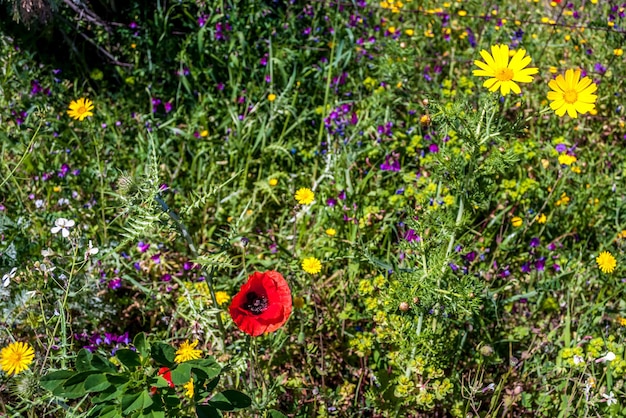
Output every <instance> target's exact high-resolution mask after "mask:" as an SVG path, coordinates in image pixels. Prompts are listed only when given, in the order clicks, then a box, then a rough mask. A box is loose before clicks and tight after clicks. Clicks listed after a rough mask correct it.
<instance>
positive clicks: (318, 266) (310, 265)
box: [302, 257, 322, 274]
mask: <svg viewBox="0 0 626 418" xmlns="http://www.w3.org/2000/svg"><path fill="white" fill-rule="evenodd" d="M302 270H304V271H306V272H307V273H309V274H317V273H319V272H320V271H322V263H321V262H320V260H318V259H317V258H315V257H308V258H305V259H304V260H302Z"/></svg>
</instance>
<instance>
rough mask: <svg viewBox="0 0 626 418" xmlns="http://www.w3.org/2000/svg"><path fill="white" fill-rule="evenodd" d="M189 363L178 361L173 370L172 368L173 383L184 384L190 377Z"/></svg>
mask: <svg viewBox="0 0 626 418" xmlns="http://www.w3.org/2000/svg"><path fill="white" fill-rule="evenodd" d="M191 368H192V367H191V364H188V362H185V363H180V364H179V365H178V366H176V368H175V369H174V370H172V382H174V384H175V385H184V384H185V383H187V382H189V379H191Z"/></svg>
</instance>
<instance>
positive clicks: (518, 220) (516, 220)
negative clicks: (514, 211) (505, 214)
mask: <svg viewBox="0 0 626 418" xmlns="http://www.w3.org/2000/svg"><path fill="white" fill-rule="evenodd" d="M511 224H513V226H514V227H515V228H519V227H520V226H522V225H523V224H524V220H523V219H522V218H520V217H519V216H514V217H513V218H512V219H511Z"/></svg>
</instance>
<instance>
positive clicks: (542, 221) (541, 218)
mask: <svg viewBox="0 0 626 418" xmlns="http://www.w3.org/2000/svg"><path fill="white" fill-rule="evenodd" d="M547 221H548V218H547V217H546V214H545V213H542V214H540V215H539V216H538V217H537V222H538V223H540V224H545V223H546V222H547Z"/></svg>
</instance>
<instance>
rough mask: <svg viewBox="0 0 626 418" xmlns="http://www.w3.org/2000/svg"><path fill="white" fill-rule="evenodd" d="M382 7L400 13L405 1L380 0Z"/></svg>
mask: <svg viewBox="0 0 626 418" xmlns="http://www.w3.org/2000/svg"><path fill="white" fill-rule="evenodd" d="M380 7H382V8H383V9H389V10H391V12H392V13H400V9H402V8H403V7H404V3H402V2H401V1H400V0H397V1H394V0H383V1H381V2H380Z"/></svg>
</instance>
